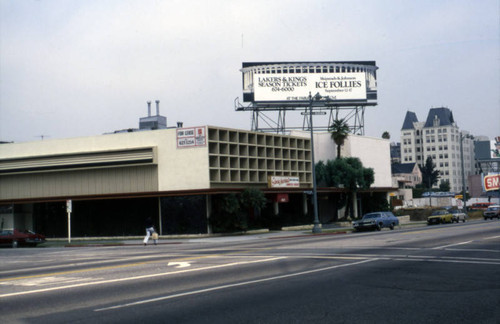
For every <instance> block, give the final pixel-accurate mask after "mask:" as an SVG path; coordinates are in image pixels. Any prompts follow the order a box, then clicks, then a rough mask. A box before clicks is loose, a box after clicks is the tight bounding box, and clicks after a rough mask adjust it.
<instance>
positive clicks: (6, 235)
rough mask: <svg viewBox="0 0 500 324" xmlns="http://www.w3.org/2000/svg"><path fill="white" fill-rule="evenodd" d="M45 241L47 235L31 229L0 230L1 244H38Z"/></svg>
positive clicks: (15, 245)
mask: <svg viewBox="0 0 500 324" xmlns="http://www.w3.org/2000/svg"><path fill="white" fill-rule="evenodd" d="M44 242H45V236H44V235H42V234H37V233H34V232H32V231H29V230H24V231H22V232H21V231H19V230H17V229H11V230H2V231H0V245H3V246H11V247H13V248H16V247H18V246H36V245H37V244H41V243H44Z"/></svg>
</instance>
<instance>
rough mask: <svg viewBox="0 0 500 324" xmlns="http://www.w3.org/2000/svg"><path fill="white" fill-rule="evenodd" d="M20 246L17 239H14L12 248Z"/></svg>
mask: <svg viewBox="0 0 500 324" xmlns="http://www.w3.org/2000/svg"><path fill="white" fill-rule="evenodd" d="M18 246H19V244H18V243H17V241H16V240H14V241H12V248H13V249H15V248H17V247H18Z"/></svg>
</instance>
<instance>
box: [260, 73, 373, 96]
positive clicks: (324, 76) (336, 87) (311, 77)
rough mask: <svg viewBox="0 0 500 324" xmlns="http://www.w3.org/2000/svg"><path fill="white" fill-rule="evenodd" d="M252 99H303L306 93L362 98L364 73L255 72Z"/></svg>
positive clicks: (364, 89) (364, 93)
mask: <svg viewBox="0 0 500 324" xmlns="http://www.w3.org/2000/svg"><path fill="white" fill-rule="evenodd" d="M253 86H254V100H255V101H307V100H309V93H311V95H313V96H314V95H316V94H317V93H319V94H320V95H321V96H322V97H328V98H329V99H330V100H366V80H365V73H358V72H355V73H302V74H286V73H277V74H255V75H254V80H253Z"/></svg>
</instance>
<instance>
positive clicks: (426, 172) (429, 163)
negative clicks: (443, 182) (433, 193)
mask: <svg viewBox="0 0 500 324" xmlns="http://www.w3.org/2000/svg"><path fill="white" fill-rule="evenodd" d="M419 167H420V166H419ZM420 171H421V172H422V184H423V185H424V186H425V187H426V188H428V189H431V188H432V186H434V185H436V184H437V183H438V179H439V170H436V164H435V163H434V161H433V160H432V156H430V155H429V156H427V159H426V160H425V165H424V166H423V167H420Z"/></svg>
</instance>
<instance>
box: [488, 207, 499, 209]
mask: <svg viewBox="0 0 500 324" xmlns="http://www.w3.org/2000/svg"><path fill="white" fill-rule="evenodd" d="M488 210H500V207H488Z"/></svg>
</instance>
